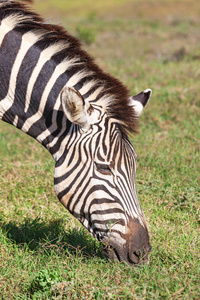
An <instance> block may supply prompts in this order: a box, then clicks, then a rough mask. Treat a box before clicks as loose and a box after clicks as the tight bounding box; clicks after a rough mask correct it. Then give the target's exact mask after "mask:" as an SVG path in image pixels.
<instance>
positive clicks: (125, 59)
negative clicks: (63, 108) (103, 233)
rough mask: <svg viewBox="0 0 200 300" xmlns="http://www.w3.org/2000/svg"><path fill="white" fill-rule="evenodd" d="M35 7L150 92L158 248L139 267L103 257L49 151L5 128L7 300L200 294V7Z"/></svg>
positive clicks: (145, 153) (150, 215)
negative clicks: (57, 189)
mask: <svg viewBox="0 0 200 300" xmlns="http://www.w3.org/2000/svg"><path fill="white" fill-rule="evenodd" d="M35 2H36V5H35V7H38V12H39V11H40V9H41V11H42V12H43V13H44V15H46V16H48V17H49V18H51V19H52V18H54V17H56V18H57V20H59V22H60V23H62V24H63V25H64V26H65V27H66V28H67V29H68V30H69V31H70V32H71V33H72V34H75V35H76V36H79V37H80V38H81V39H82V41H83V45H84V48H85V49H86V50H87V51H88V52H89V53H90V54H91V55H93V56H94V57H96V62H97V63H98V64H99V65H100V66H101V67H102V68H103V69H104V70H106V71H107V72H109V73H111V74H113V75H114V76H116V77H118V78H120V79H121V80H122V81H123V82H124V83H125V84H126V85H127V86H128V87H129V89H130V90H131V93H132V94H136V93H138V92H140V91H141V90H143V89H145V88H149V87H150V88H152V89H153V96H152V99H151V100H150V103H149V104H148V106H147V108H146V110H145V112H144V114H143V116H142V118H141V127H140V134H139V135H137V136H134V137H133V138H132V141H133V145H134V147H135V150H136V152H137V154H138V166H137V190H138V195H139V199H140V203H141V205H142V208H143V210H144V212H145V215H146V218H147V222H148V224H149V231H150V234H151V244H152V247H153V251H152V254H151V260H150V264H149V265H148V266H144V267H142V268H138V269H137V268H134V269H132V268H130V267H129V266H127V265H124V264H122V263H118V264H112V263H110V262H108V261H107V260H106V259H105V258H104V257H103V256H102V248H101V244H100V243H98V242H97V241H95V240H94V239H93V238H92V237H91V236H90V235H89V234H88V233H87V232H86V231H85V229H84V228H83V227H81V225H80V224H79V223H78V221H77V220H75V219H74V218H73V217H72V216H71V215H70V214H69V213H68V212H67V211H66V210H65V209H64V208H63V207H62V205H61V204H60V203H59V201H58V200H57V198H56V196H55V193H54V188H53V169H54V161H53V159H52V158H51V157H50V155H49V154H48V152H47V151H46V150H45V149H43V148H42V147H41V146H40V145H39V144H38V143H37V142H36V141H34V140H32V139H31V138H29V137H28V136H26V135H25V134H23V133H21V132H20V131H18V130H16V129H15V128H14V127H12V126H9V125H7V124H4V123H3V122H1V123H0V156H1V161H0V167H1V168H0V170H1V171H0V172H1V185H0V299H6V300H7V299H188V300H190V299H199V298H200V285H199V278H200V250H199V249H200V176H199V172H200V155H199V153H200V97H199V80H200V66H199V62H200V50H199V49H200V41H199V38H198V37H199V26H200V21H199V19H198V18H196V15H197V13H198V12H199V7H200V5H199V3H200V2H199V1H190V7H189V8H188V6H187V5H186V4H187V2H186V1H182V2H181V3H182V4H180V1H171V0H168V1H163V5H164V7H165V8H168V9H166V10H163V7H162V6H161V5H160V4H159V3H158V2H157V1H155V0H152V1H148V2H147V1H143V2H142V4H140V5H139V4H138V3H139V2H138V1H132V2H131V1H110V2H109V1H102V2H101V3H102V4H101V5H100V4H99V5H95V6H94V7H93V6H92V5H89V4H91V3H93V2H94V1H93V2H91V1H90V0H87V1H85V2H84V1H80V0H77V1H74V2H72V1H71V2H69V3H66V1H60V2H59V3H58V1H57V2H56V1H48V3H50V4H49V6H48V5H47V1H41V0H40V1H38V0H36V1H35ZM83 2H84V3H86V4H87V5H83V4H82V3H83ZM73 3H74V4H73ZM133 4H135V9H134V5H133ZM150 4H151V5H154V6H153V7H154V9H153V10H151V14H150V12H149V10H147V11H146V10H142V9H141V7H143V8H145V7H148V5H150ZM103 5H104V6H103ZM56 7H58V8H57V10H55V8H56ZM110 7H113V9H110ZM177 7H179V8H180V10H177ZM173 8H174V9H173ZM52 9H53V10H55V13H53V12H54V11H52ZM103 9H105V10H106V13H105V14H104V15H103V11H104V10H103ZM67 11H68V14H67V13H66V12H67ZM76 11H77V12H78V13H77V14H76ZM179 11H180V13H179ZM111 12H112V13H111ZM142 12H143V13H142ZM159 12H160V14H159ZM102 15H103V16H102ZM131 15H132V16H134V17H132V18H131V17H130V16H131ZM53 16H54V17H53ZM83 33H84V34H83ZM91 37H92V38H91ZM88 41H89V42H88Z"/></svg>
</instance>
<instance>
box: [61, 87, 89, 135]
mask: <svg viewBox="0 0 200 300" xmlns="http://www.w3.org/2000/svg"><path fill="white" fill-rule="evenodd" d="M60 97H61V104H62V108H63V111H64V114H65V116H66V117H67V119H68V120H69V121H71V122H72V123H74V124H77V125H80V126H81V128H82V129H84V130H88V129H89V127H90V125H91V118H90V116H91V112H92V111H93V110H94V109H93V107H92V106H91V104H90V103H89V101H87V100H84V98H83V97H82V95H81V94H80V93H79V91H77V90H76V89H75V88H73V87H67V86H65V87H64V88H63V90H62V92H61V96H60Z"/></svg>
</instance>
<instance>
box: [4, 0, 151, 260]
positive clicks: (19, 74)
mask: <svg viewBox="0 0 200 300" xmlns="http://www.w3.org/2000/svg"><path fill="white" fill-rule="evenodd" d="M0 82H1V86H0V119H1V120H3V121H4V122H7V123H9V124H12V125H13V126H15V127H16V128H18V129H20V130H22V131H23V132H24V133H26V134H28V135H29V136H31V137H32V138H34V139H35V140H37V141H38V142H39V143H40V144H42V145H43V146H44V147H45V148H46V149H47V150H48V151H49V152H50V154H51V155H52V157H53V159H54V160H55V173H54V186H55V192H56V195H57V197H58V199H59V200H60V202H61V203H62V204H63V206H64V207H65V208H67V209H68V211H69V212H70V213H71V214H72V215H73V216H75V217H76V218H77V219H78V220H79V221H80V222H81V224H82V225H83V226H84V227H85V228H86V229H87V230H88V231H89V233H90V234H91V235H92V236H93V237H94V238H96V239H97V240H98V241H100V242H102V243H103V245H104V248H105V249H104V251H105V255H106V256H107V257H108V258H109V259H111V260H117V261H123V262H125V263H127V264H129V265H131V266H137V265H140V264H146V263H148V262H149V253H150V252H151V245H150V237H149V233H148V229H147V223H146V220H145V216H144V213H143V211H142V209H141V206H140V204H139V200H138V197H137V192H136V186H135V172H136V153H135V150H134V148H133V145H132V143H131V142H130V140H129V138H128V134H129V133H136V132H137V131H138V120H139V117H140V115H141V113H142V111H143V108H144V107H145V106H146V105H147V103H148V101H149V99H150V96H151V93H152V91H151V90H150V89H146V90H144V91H142V92H141V93H139V94H138V95H136V96H131V97H130V96H129V91H128V89H127V88H126V87H125V86H124V85H123V84H122V83H121V82H120V81H119V80H118V79H116V78H114V77H112V76H111V75H109V74H107V73H106V72H104V71H103V70H102V69H101V68H100V67H98V66H97V65H96V63H95V62H94V59H93V58H91V56H90V55H89V54H87V53H86V52H85V51H84V50H83V49H82V47H81V45H80V43H79V41H78V40H77V39H76V38H75V37H73V36H71V35H69V34H68V32H66V31H65V30H64V28H62V27H61V26H58V25H52V24H47V23H46V22H45V21H44V19H42V18H41V17H40V16H39V15H38V14H36V13H34V12H32V11H31V10H30V9H29V7H28V6H27V5H25V4H23V3H21V2H20V3H19V2H16V1H13V0H0Z"/></svg>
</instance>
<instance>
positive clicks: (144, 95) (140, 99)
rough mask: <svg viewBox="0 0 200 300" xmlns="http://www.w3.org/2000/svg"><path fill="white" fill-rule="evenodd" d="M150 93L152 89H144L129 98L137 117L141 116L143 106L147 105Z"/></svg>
mask: <svg viewBox="0 0 200 300" xmlns="http://www.w3.org/2000/svg"><path fill="white" fill-rule="evenodd" d="M151 94H152V90H151V89H146V90H144V91H143V92H141V93H139V94H138V95H136V96H133V97H130V98H129V100H130V103H131V106H133V107H134V110H135V112H136V114H137V116H138V117H140V116H141V114H142V111H143V109H144V107H145V106H146V105H147V103H148V101H149V99H150V98H151Z"/></svg>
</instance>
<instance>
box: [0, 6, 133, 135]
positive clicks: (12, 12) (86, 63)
mask: <svg viewBox="0 0 200 300" xmlns="http://www.w3.org/2000/svg"><path fill="white" fill-rule="evenodd" d="M7 17H11V18H12V19H13V24H14V26H13V28H14V29H15V30H16V31H17V32H20V33H21V34H24V33H26V32H31V33H34V34H36V35H37V34H38V35H39V36H40V37H39V39H38V40H39V41H40V43H38V47H40V44H41V43H42V44H43V46H42V47H43V48H46V47H49V46H51V45H52V46H54V45H56V44H58V45H60V50H59V51H58V50H57V52H55V56H56V60H57V59H58V54H59V57H60V61H62V60H63V61H66V60H67V59H75V60H76V61H78V62H79V63H75V65H74V66H73V67H72V68H71V69H70V70H69V72H73V73H72V74H75V72H82V71H84V73H88V75H87V76H84V78H83V79H82V81H81V83H82V84H86V83H87V85H90V89H89V92H87V94H86V95H83V96H84V97H88V100H89V101H90V102H91V103H95V104H97V105H101V106H102V107H103V108H104V109H105V110H106V112H107V113H108V115H109V116H110V117H112V118H114V119H116V120H117V121H118V122H119V123H120V124H121V127H122V129H123V130H124V131H127V130H128V131H130V132H132V133H133V132H135V133H136V132H137V120H138V117H137V114H136V112H135V111H134V108H133V107H132V106H130V100H129V98H128V97H129V91H128V89H127V88H126V87H125V86H124V85H123V84H122V83H121V82H120V81H119V80H118V79H116V78H114V77H113V76H111V75H109V74H107V73H106V72H104V71H103V70H102V69H101V68H100V67H98V66H97V65H96V64H95V62H94V60H93V58H92V57H91V56H90V55H88V54H87V53H86V52H85V51H84V50H83V49H82V48H81V44H80V42H79V41H78V40H77V39H76V38H75V37H73V36H71V35H70V34H68V32H67V31H65V29H64V28H63V27H61V26H58V25H52V24H47V23H46V22H45V21H44V19H43V18H41V17H40V16H39V15H38V14H36V13H34V12H32V11H31V10H30V9H29V8H28V7H27V6H26V5H25V4H22V3H19V2H16V1H13V0H0V25H1V20H2V19H4V18H7ZM53 55H54V53H53ZM53 55H52V59H54V56H53ZM94 95H95V97H94V99H92V96H94Z"/></svg>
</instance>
